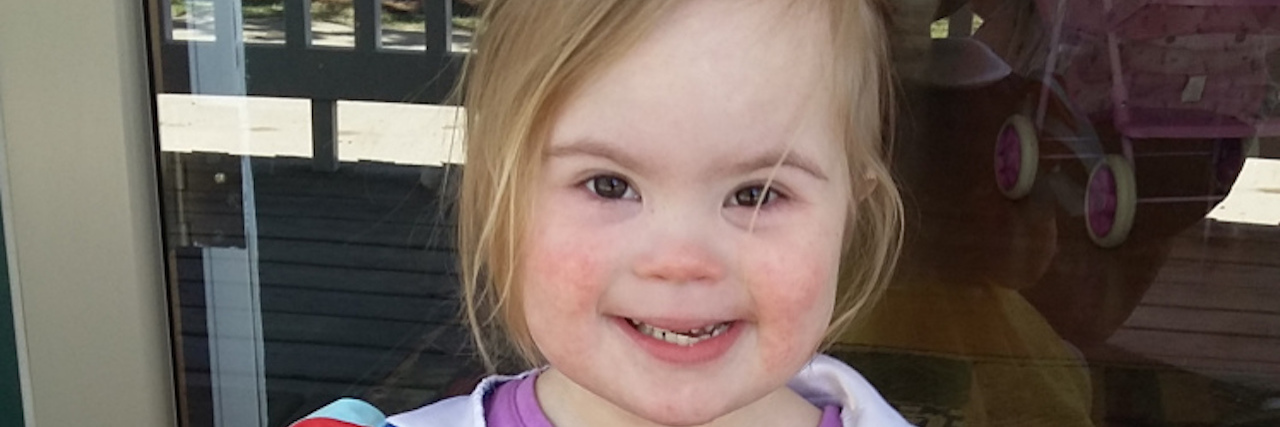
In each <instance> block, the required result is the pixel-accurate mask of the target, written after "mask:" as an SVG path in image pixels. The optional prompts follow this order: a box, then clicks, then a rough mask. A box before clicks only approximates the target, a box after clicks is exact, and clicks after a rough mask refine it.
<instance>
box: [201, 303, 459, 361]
mask: <svg viewBox="0 0 1280 427" xmlns="http://www.w3.org/2000/svg"><path fill="white" fill-rule="evenodd" d="M203 316H205V309H204V308H203V307H185V308H183V312H182V318H183V319H184V321H186V320H189V319H190V320H198V319H202V318H203ZM262 319H263V328H262V331H263V337H264V339H265V341H266V342H268V343H309V344H323V345H334V346H346V347H361V348H370V349H381V350H394V349H406V348H412V347H411V344H413V343H414V342H415V340H416V339H418V338H419V337H422V336H426V335H428V334H433V335H432V336H433V337H434V339H433V340H432V342H429V343H425V347H424V348H429V349H432V350H435V351H440V352H446V353H449V352H458V351H461V349H462V347H463V346H464V345H465V343H466V342H467V340H468V336H467V332H466V331H465V328H464V327H463V326H462V325H461V324H459V323H458V322H457V320H458V319H452V320H453V321H449V322H445V323H440V322H408V321H402V320H385V319H379V320H371V319H356V318H347V317H336V316H332V315H326V314H298V313H280V312H272V311H267V312H264V313H263V314H262ZM207 332H208V331H207V329H206V328H205V327H204V326H202V325H200V324H196V323H190V324H189V326H188V327H187V328H186V329H184V330H183V336H184V337H196V338H198V339H208V334H207Z"/></svg>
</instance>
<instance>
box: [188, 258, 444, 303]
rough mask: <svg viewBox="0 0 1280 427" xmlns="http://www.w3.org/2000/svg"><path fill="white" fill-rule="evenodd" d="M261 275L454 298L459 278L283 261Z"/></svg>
mask: <svg viewBox="0 0 1280 427" xmlns="http://www.w3.org/2000/svg"><path fill="white" fill-rule="evenodd" d="M176 261H182V262H186V261H195V262H198V261H199V258H195V257H191V256H189V255H184V257H176V258H175V262H176ZM197 265H198V264H197ZM175 270H176V272H175V273H174V276H173V279H174V280H176V281H181V282H182V283H184V285H188V284H189V285H190V286H200V285H199V284H200V283H202V282H201V280H202V277H201V274H200V271H199V270H194V269H191V268H176V269H175ZM258 277H259V281H260V283H261V286H263V287H271V288H288V289H312V290H319V291H338V292H359V293H364V294H370V295H384V296H395V297H423V298H452V297H453V295H455V292H456V289H457V283H458V281H457V280H458V279H457V277H456V276H452V275H431V274H424V273H415V272H403V271H387V270H372V269H363V268H344V267H332V266H323V265H320V266H316V265H298V264H279V263H275V264H267V265H265V267H262V266H260V270H259V276H258ZM193 297H195V298H196V299H197V300H198V301H203V298H204V297H203V296H201V295H194V296H193Z"/></svg>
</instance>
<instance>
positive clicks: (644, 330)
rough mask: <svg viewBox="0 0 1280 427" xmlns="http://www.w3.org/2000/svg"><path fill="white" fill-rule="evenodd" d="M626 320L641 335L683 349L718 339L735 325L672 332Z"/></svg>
mask: <svg viewBox="0 0 1280 427" xmlns="http://www.w3.org/2000/svg"><path fill="white" fill-rule="evenodd" d="M626 320H627V323H629V324H630V325H631V327H632V328H635V330H636V331H638V332H640V333H641V334H644V335H647V336H649V337H651V338H654V339H657V340H662V341H666V342H668V343H671V344H675V345H678V346H683V347H688V346H692V345H694V344H697V343H700V342H702V341H706V340H709V339H712V338H715V337H718V336H720V335H721V334H723V333H725V332H726V331H728V330H729V328H730V327H731V326H732V325H733V322H721V323H714V324H710V325H705V326H701V327H698V328H693V329H688V330H680V331H672V330H668V329H663V328H660V327H657V326H653V325H650V324H647V323H644V322H641V321H638V320H635V319H631V318H627V319H626Z"/></svg>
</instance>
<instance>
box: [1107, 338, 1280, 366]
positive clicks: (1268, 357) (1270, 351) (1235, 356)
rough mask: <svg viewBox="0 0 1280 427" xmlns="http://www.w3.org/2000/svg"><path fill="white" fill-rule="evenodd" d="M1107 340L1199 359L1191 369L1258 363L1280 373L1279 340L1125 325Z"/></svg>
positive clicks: (1154, 353)
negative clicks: (1137, 327) (1149, 328)
mask: <svg viewBox="0 0 1280 427" xmlns="http://www.w3.org/2000/svg"><path fill="white" fill-rule="evenodd" d="M1107 343H1108V344H1111V345H1115V346H1117V347H1121V348H1124V349H1128V350H1130V351H1133V352H1135V353H1138V354H1142V355H1144V356H1147V357H1152V358H1157V359H1162V360H1164V359H1168V358H1175V359H1179V360H1188V361H1191V360H1194V361H1196V363H1197V365H1193V366H1190V367H1189V368H1199V369H1227V368H1230V367H1231V366H1237V365H1239V364H1243V365H1244V366H1247V367H1248V368H1246V369H1252V367H1255V365H1256V368H1257V369H1259V370H1265V371H1271V372H1276V373H1280V339H1264V338H1255V337H1239V336H1228V335H1221V334H1207V333H1195V332H1170V331H1158V330H1147V329H1135V328H1128V327H1125V328H1121V329H1120V330H1118V331H1116V333H1115V334H1114V335H1112V336H1111V338H1110V339H1108V340H1107ZM1227 362H1232V363H1227ZM1232 369H1234V368H1232Z"/></svg>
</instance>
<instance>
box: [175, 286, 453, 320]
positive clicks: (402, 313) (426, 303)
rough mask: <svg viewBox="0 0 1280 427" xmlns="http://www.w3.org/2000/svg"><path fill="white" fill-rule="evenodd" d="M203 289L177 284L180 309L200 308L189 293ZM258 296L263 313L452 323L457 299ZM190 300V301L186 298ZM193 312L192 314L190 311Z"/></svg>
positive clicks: (303, 293) (278, 292) (296, 293)
mask: <svg viewBox="0 0 1280 427" xmlns="http://www.w3.org/2000/svg"><path fill="white" fill-rule="evenodd" d="M201 292H203V289H202V288H201V287H200V286H199V285H198V284H193V283H183V284H181V285H180V290H179V297H180V298H182V301H183V304H182V308H183V310H186V309H188V308H201V307H204V305H203V304H202V303H200V302H198V301H194V298H193V295H194V294H198V293H201ZM259 298H260V299H261V301H262V311H263V313H291V314H315V315H327V316H333V317H339V318H350V319H365V320H389V321H405V322H425V323H454V322H456V321H457V319H458V314H457V313H458V312H459V307H458V301H457V300H456V299H453V298H445V299H439V298H412V297H404V296H387V295H369V294H365V293H361V292H334V291H317V290H310V289H282V288H263V289H262V291H261V294H260V295H259ZM188 301H191V302H188ZM193 315H194V314H193Z"/></svg>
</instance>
